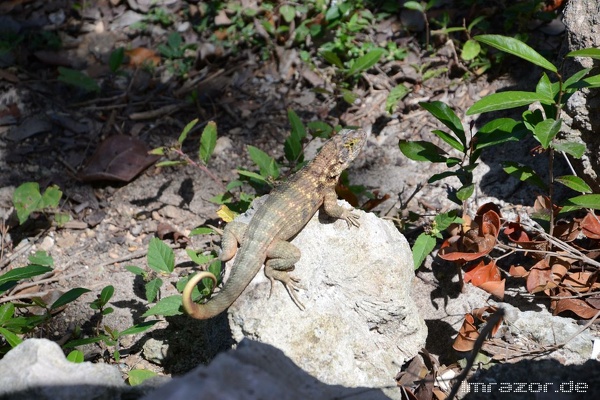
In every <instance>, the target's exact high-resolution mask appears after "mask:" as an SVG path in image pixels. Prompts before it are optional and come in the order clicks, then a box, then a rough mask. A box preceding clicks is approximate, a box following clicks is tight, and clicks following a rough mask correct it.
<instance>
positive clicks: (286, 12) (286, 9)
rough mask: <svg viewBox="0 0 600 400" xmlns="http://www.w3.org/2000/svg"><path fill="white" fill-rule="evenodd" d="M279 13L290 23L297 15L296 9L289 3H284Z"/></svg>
mask: <svg viewBox="0 0 600 400" xmlns="http://www.w3.org/2000/svg"><path fill="white" fill-rule="evenodd" d="M279 13H280V14H281V16H282V17H283V19H284V20H285V22H287V23H288V24H289V23H290V22H292V21H293V20H294V18H295V17H296V9H295V8H294V7H293V6H290V5H288V4H284V5H282V6H281V7H280V8H279Z"/></svg>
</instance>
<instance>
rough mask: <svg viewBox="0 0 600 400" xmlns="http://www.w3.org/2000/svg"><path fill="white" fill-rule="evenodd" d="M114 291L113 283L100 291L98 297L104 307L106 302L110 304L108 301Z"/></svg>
mask: <svg viewBox="0 0 600 400" xmlns="http://www.w3.org/2000/svg"><path fill="white" fill-rule="evenodd" d="M114 293H115V287H114V286H112V285H108V286H105V287H104V288H103V289H102V291H101V292H100V297H99V298H98V300H99V301H100V305H101V306H102V307H104V306H105V305H106V304H108V302H109V301H110V299H111V298H112V296H113V294H114Z"/></svg>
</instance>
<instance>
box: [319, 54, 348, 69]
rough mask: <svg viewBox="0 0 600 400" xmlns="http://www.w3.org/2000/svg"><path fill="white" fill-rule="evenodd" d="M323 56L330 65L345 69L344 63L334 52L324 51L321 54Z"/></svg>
mask: <svg viewBox="0 0 600 400" xmlns="http://www.w3.org/2000/svg"><path fill="white" fill-rule="evenodd" d="M321 55H322V56H323V58H324V59H325V61H327V62H328V63H329V64H332V65H335V66H336V67H338V68H340V69H343V68H344V63H343V62H342V60H340V58H339V57H338V55H337V54H336V53H334V52H333V51H323V52H321Z"/></svg>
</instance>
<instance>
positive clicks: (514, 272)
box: [508, 265, 529, 278]
mask: <svg viewBox="0 0 600 400" xmlns="http://www.w3.org/2000/svg"><path fill="white" fill-rule="evenodd" d="M508 273H509V274H510V276H514V277H515V278H525V277H526V276H527V275H529V271H527V270H526V269H525V267H523V266H522V265H511V266H510V269H509V270H508Z"/></svg>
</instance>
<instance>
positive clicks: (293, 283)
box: [265, 268, 306, 311]
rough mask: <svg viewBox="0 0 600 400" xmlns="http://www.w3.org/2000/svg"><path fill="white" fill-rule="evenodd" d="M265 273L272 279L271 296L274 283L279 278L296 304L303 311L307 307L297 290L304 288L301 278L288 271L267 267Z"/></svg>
mask: <svg viewBox="0 0 600 400" xmlns="http://www.w3.org/2000/svg"><path fill="white" fill-rule="evenodd" d="M265 275H266V276H267V278H269V280H270V281H271V289H270V290H269V298H270V297H271V294H273V284H274V283H275V280H278V281H279V282H281V283H282V284H283V286H285V290H287V292H288V294H289V295H290V297H291V298H292V301H293V302H294V304H295V305H296V306H297V307H298V308H299V309H300V310H302V311H304V310H305V309H306V307H305V306H304V304H302V302H301V301H300V300H299V299H298V296H297V295H296V292H297V291H298V290H300V289H304V287H302V286H301V285H300V284H299V283H300V279H298V278H296V277H294V276H292V275H290V274H289V272H287V271H278V270H275V269H272V268H265Z"/></svg>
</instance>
